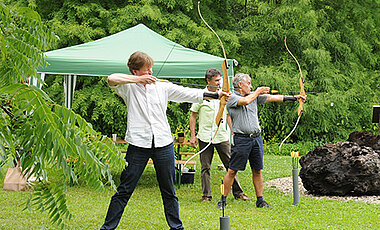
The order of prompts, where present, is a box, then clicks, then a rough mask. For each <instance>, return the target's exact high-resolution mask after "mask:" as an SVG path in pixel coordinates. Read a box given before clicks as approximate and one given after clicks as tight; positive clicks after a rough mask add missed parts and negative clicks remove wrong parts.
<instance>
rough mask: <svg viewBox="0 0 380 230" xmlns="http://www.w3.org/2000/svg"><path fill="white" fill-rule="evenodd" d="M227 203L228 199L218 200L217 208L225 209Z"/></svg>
mask: <svg viewBox="0 0 380 230" xmlns="http://www.w3.org/2000/svg"><path fill="white" fill-rule="evenodd" d="M226 205H227V201H222V200H220V201H219V202H218V206H216V208H217V209H224V208H225V207H226Z"/></svg>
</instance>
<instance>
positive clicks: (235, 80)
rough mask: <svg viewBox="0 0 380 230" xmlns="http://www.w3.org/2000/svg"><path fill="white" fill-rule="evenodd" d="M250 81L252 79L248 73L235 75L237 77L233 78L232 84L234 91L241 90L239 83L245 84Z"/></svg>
mask: <svg viewBox="0 0 380 230" xmlns="http://www.w3.org/2000/svg"><path fill="white" fill-rule="evenodd" d="M248 79H251V77H250V76H249V75H248V74H246V73H237V74H235V76H234V77H233V78H232V84H233V86H234V89H235V90H237V89H240V88H239V82H244V81H246V80H248Z"/></svg>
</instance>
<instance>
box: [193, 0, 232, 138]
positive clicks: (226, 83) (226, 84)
mask: <svg viewBox="0 0 380 230" xmlns="http://www.w3.org/2000/svg"><path fill="white" fill-rule="evenodd" d="M200 4H201V3H200V1H198V14H199V16H200V17H201V19H202V21H203V22H204V24H206V26H207V27H208V28H209V29H210V30H211V31H212V32H213V33H214V34H215V36H216V37H217V38H218V40H219V43H220V46H221V47H222V51H223V57H224V61H223V63H222V71H223V85H222V91H223V92H226V93H229V92H230V84H229V81H228V62H227V55H226V51H225V49H224V45H223V42H222V40H221V39H220V37H219V35H218V34H217V33H216V32H215V30H214V29H213V28H212V27H211V26H210V25H209V24H208V23H207V22H206V20H205V19H204V18H203V16H202V13H201V8H200ZM226 104H227V100H226V98H225V97H224V96H223V97H222V98H221V99H220V103H219V110H218V114H217V116H216V125H217V126H218V127H219V125H220V124H221V123H222V120H223V112H224V108H225V107H226ZM215 135H216V133H215Z"/></svg>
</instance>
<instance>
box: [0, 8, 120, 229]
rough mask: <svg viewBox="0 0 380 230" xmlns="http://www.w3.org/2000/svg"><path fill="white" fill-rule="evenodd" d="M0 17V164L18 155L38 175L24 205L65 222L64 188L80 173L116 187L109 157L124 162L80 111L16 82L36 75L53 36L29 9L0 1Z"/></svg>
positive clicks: (88, 179) (99, 185)
mask: <svg viewBox="0 0 380 230" xmlns="http://www.w3.org/2000/svg"><path fill="white" fill-rule="evenodd" d="M17 9H18V10H17ZM0 17H1V19H2V23H1V24H0V30H1V32H2V33H1V34H0V35H1V37H0V41H1V47H0V48H1V58H2V61H1V65H0V74H1V75H0V76H1V78H0V79H1V81H0V114H1V116H0V131H1V132H0V133H1V135H0V163H1V164H0V165H1V166H2V167H4V166H5V165H9V164H10V162H11V160H13V159H18V160H20V162H21V165H22V168H23V170H24V171H25V172H26V171H31V173H32V174H33V175H34V176H36V177H37V178H39V180H38V181H37V182H36V185H35V189H34V191H33V192H32V193H31V199H30V200H29V202H28V204H29V205H32V204H34V205H36V206H37V209H39V210H41V211H47V212H48V213H49V215H50V218H51V221H52V222H53V223H55V224H57V225H58V226H60V227H64V226H65V224H64V220H63V218H64V217H66V218H70V217H71V214H70V212H69V210H68V208H67V207H66V196H65V194H64V191H65V187H66V186H67V185H68V184H69V183H70V182H72V183H76V182H77V181H78V178H82V179H83V180H84V181H86V183H87V184H88V185H90V186H91V187H93V188H96V189H99V190H101V189H103V188H104V183H103V182H102V178H106V181H107V182H106V183H109V184H110V185H111V187H112V188H114V189H115V185H114V182H113V180H112V175H111V171H110V169H109V167H110V166H109V163H108V162H112V164H115V165H123V164H125V162H124V160H123V157H122V155H121V154H120V152H119V151H117V149H116V148H115V145H114V144H112V143H111V141H110V140H109V139H108V138H106V137H105V136H102V135H101V134H100V133H98V132H96V131H95V130H94V129H93V128H92V126H91V124H89V123H87V122H86V120H84V119H83V118H82V117H81V116H80V115H78V114H76V113H74V112H73V111H72V110H69V109H67V108H65V107H62V106H60V105H58V104H56V103H54V102H53V101H52V100H51V99H50V98H49V97H48V96H47V94H46V93H45V92H43V91H41V90H40V89H39V88H36V87H34V86H28V85H26V84H22V83H19V82H25V81H27V78H26V76H30V77H38V76H37V74H36V67H37V66H38V65H40V64H42V63H44V59H43V53H42V52H43V51H45V50H46V49H47V48H48V47H49V45H50V44H51V43H52V42H54V39H55V35H54V34H53V33H51V32H50V31H49V30H48V29H47V27H46V26H45V25H44V24H43V23H42V22H41V20H40V18H39V16H38V14H37V13H36V12H34V11H32V10H30V9H28V8H15V10H10V9H9V8H8V7H7V6H5V5H4V4H3V3H2V2H0ZM38 80H39V81H40V82H41V79H38ZM52 167H54V168H56V169H57V170H59V171H60V172H61V173H62V176H63V179H62V180H61V181H58V182H52V181H50V180H49V173H48V170H47V169H49V168H52ZM1 172H2V170H1Z"/></svg>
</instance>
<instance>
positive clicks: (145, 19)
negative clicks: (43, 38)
mask: <svg viewBox="0 0 380 230" xmlns="http://www.w3.org/2000/svg"><path fill="white" fill-rule="evenodd" d="M6 2H7V1H6ZM9 2H10V1H9ZM13 5H18V6H21V5H22V6H26V5H28V6H30V7H32V8H33V9H35V10H36V11H37V12H38V13H39V14H40V15H41V18H42V19H43V21H45V23H46V25H47V26H48V27H50V28H51V29H52V30H53V31H54V33H55V34H56V35H57V36H58V37H59V38H60V39H59V40H58V42H57V43H56V46H55V47H54V48H62V47H66V46H70V45H75V44H79V43H83V42H88V41H92V40H95V39H98V38H101V37H104V36H108V35H110V34H113V33H116V32H119V31H121V30H124V29H127V28H129V27H131V26H134V25H136V24H138V23H144V24H145V25H147V26H148V27H150V28H151V29H153V30H154V31H156V32H158V33H160V34H162V35H164V36H165V37H167V38H168V39H171V40H173V41H175V42H177V43H179V44H181V45H184V46H186V47H189V48H193V49H197V50H201V51H204V52H207V53H211V54H214V55H219V56H221V55H222V54H221V50H220V46H219V44H218V42H217V40H216V38H215V37H214V35H213V34H212V33H211V31H209V30H208V29H207V28H206V27H205V26H204V25H203V24H202V22H201V21H200V18H199V16H198V13H197V1H195V0H194V1H187V0H186V1H185V0H173V1H162V0H154V1H151V0H143V1H118V0H113V1H101V0H97V1H86V0H84V1H79V0H60V1H55V2H51V1H46V0H35V1H25V0H19V1H16V2H15V3H13ZM378 8H379V4H378V2H376V1H370V0H366V1H354V0H351V1H333V2H331V1H313V0H308V1H306V0H302V1H301V0H300V1H296V0H294V1H248V0H244V1H243V0H238V1H227V0H223V1H222V0H217V1H211V0H204V1H201V10H202V13H203V15H204V17H205V18H206V20H207V21H208V22H209V24H210V25H211V26H212V27H213V28H214V29H216V31H217V32H218V34H219V35H220V37H221V39H222V40H223V42H224V44H225V48H226V51H227V56H228V58H234V59H236V60H237V61H238V62H239V65H238V66H236V67H234V69H235V72H247V73H248V74H250V75H251V76H252V78H253V84H254V86H259V85H266V86H270V87H271V88H272V89H278V90H289V91H297V90H299V86H298V80H297V79H298V77H299V76H298V70H297V66H296V64H295V63H294V61H293V60H292V59H291V57H290V55H289V54H288V53H287V52H286V50H285V48H284V42H283V40H284V38H285V37H287V41H288V46H289V48H290V49H291V50H292V52H293V53H294V55H295V56H296V57H297V58H298V60H299V62H300V63H301V66H302V69H303V72H304V75H305V88H306V90H307V91H313V92H325V93H327V94H320V95H317V96H313V95H309V98H308V102H307V103H306V104H305V112H304V117H303V118H302V119H301V124H300V126H299V128H298V129H297V130H296V132H295V134H294V135H293V136H292V139H293V141H297V140H300V139H302V140H316V139H317V140H320V141H332V140H334V139H342V138H343V139H344V138H346V137H347V135H348V134H349V133H350V132H352V131H353V130H363V129H364V130H371V131H375V129H376V126H375V125H373V124H371V110H372V109H371V106H372V105H373V104H376V103H379V94H380V93H379V90H376V89H378V88H379V87H378V86H379V81H378V78H379V72H378V70H379V61H378V59H379V42H378V37H379V29H378V28H379V20H376V18H378V17H379V11H378V10H377V9H378ZM61 81H62V80H61V79H59V78H57V79H53V78H48V79H47V80H46V82H47V84H48V87H47V88H45V91H46V92H48V94H50V95H54V96H53V98H54V99H55V100H57V101H60V100H61V99H60V98H61V97H62V96H60V94H61V91H58V90H59V89H60V87H59V85H61ZM185 81H191V82H193V81H197V83H203V80H185ZM103 87H104V88H103ZM106 87H107V86H106V84H105V82H104V80H101V78H95V80H94V79H91V78H82V79H81V80H80V83H79V85H78V87H77V91H76V94H75V100H74V105H73V109H74V111H75V112H77V113H79V114H81V115H82V116H83V117H85V118H86V119H87V120H88V121H89V122H90V123H92V124H93V125H94V127H95V129H96V130H98V131H100V132H102V133H103V134H106V135H110V134H111V133H115V132H116V133H118V134H119V135H124V131H123V130H124V129H125V117H126V114H125V111H123V110H120V109H119V108H123V107H122V104H121V103H122V101H121V100H118V99H115V98H114V96H113V95H112V92H111V91H110V90H109V89H105V88H106ZM100 88H102V89H103V90H102V94H101V95H96V94H95V93H94V92H95V91H96V92H98V89H100ZM115 103H116V104H115ZM296 107H297V105H291V104H286V105H283V104H271V105H265V106H264V107H263V109H262V110H261V111H260V113H261V125H262V128H263V131H264V132H263V134H264V137H265V139H266V140H274V141H276V140H279V139H282V138H283V137H284V135H285V134H286V133H288V132H289V131H290V129H291V128H292V126H293V124H294V122H295V120H296V117H297V114H296V112H295V111H296ZM111 108H112V109H115V110H113V111H120V112H117V114H115V115H113V113H111V112H110V111H109V110H108V109H111ZM188 109H189V105H186V104H185V105H181V106H174V105H170V106H169V110H170V113H171V114H177V115H179V116H174V117H172V118H171V121H170V122H171V125H172V127H173V129H174V130H173V132H174V131H175V127H176V126H178V125H180V124H182V123H183V121H186V120H187V117H188ZM181 114H183V115H182V116H183V117H181Z"/></svg>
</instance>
